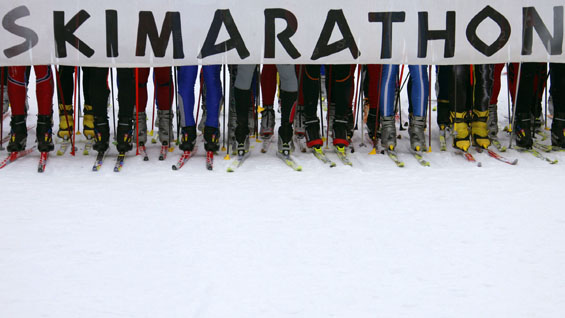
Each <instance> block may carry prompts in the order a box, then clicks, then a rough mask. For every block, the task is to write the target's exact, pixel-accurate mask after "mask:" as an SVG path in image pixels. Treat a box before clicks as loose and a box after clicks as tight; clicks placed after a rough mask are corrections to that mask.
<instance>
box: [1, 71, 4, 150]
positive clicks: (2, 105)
mask: <svg viewBox="0 0 565 318" xmlns="http://www.w3.org/2000/svg"><path fill="white" fill-rule="evenodd" d="M1 73H2V77H0V109H2V120H1V121H0V150H4V147H2V143H3V142H2V139H4V68H3V67H2V71H1Z"/></svg>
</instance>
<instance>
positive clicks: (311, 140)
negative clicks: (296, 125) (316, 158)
mask: <svg viewBox="0 0 565 318" xmlns="http://www.w3.org/2000/svg"><path fill="white" fill-rule="evenodd" d="M304 126H305V127H306V129H305V133H306V146H307V147H308V148H313V147H315V148H320V147H322V145H323V144H324V142H323V141H322V138H320V120H319V119H318V117H316V116H314V117H310V118H309V117H306V118H305V119H304Z"/></svg>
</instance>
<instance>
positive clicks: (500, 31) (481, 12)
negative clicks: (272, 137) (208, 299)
mask: <svg viewBox="0 0 565 318" xmlns="http://www.w3.org/2000/svg"><path fill="white" fill-rule="evenodd" d="M563 7H564V3H563V0H488V1H487V0H474V1H467V0H466V1H460V0H459V1H454V0H418V1H415V0H382V1H363V0H347V1H344V0H323V1H321V0H300V1H298V0H285V1H275V0H262V1H259V0H216V1H213V0H157V1H156V0H96V1H93V0H27V1H25V0H23V1H22V0H2V1H1V2H0V16H2V26H1V27H0V65H30V64H63V65H79V66H117V67H131V66H165V65H195V64H226V63H227V64H259V63H267V64H274V63H279V64H391V63H394V64H400V63H402V64H482V63H500V62H518V61H537V62H548V61H552V62H565V57H564V55H563V32H564V25H563V13H564V9H563Z"/></svg>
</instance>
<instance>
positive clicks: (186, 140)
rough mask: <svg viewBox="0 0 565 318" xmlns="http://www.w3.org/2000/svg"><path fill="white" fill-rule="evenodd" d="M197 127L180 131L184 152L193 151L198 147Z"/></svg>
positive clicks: (181, 145) (184, 128) (181, 147)
mask: <svg viewBox="0 0 565 318" xmlns="http://www.w3.org/2000/svg"><path fill="white" fill-rule="evenodd" d="M196 137H197V135H196V127H195V126H189V127H182V128H181V130H180V145H179V148H180V149H181V150H182V151H192V150H194V146H195V145H196Z"/></svg>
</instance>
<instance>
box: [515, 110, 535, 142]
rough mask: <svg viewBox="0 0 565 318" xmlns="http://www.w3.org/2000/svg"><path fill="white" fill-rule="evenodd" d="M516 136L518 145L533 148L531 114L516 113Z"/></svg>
mask: <svg viewBox="0 0 565 318" xmlns="http://www.w3.org/2000/svg"><path fill="white" fill-rule="evenodd" d="M514 136H515V137H516V146H518V147H520V148H525V149H531V148H532V146H533V144H534V141H533V139H532V118H531V116H530V114H526V113H524V114H516V120H515V127H514Z"/></svg>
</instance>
